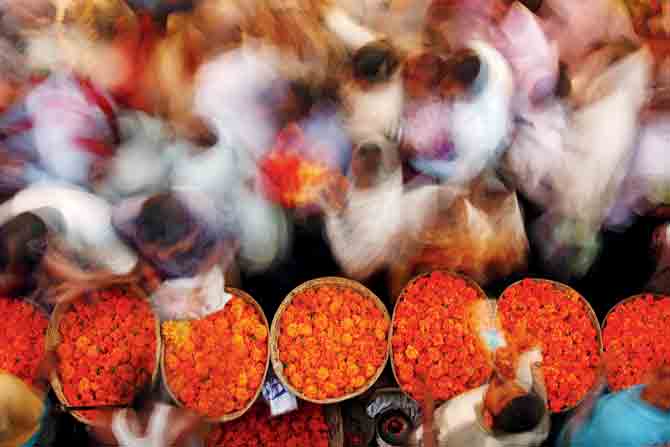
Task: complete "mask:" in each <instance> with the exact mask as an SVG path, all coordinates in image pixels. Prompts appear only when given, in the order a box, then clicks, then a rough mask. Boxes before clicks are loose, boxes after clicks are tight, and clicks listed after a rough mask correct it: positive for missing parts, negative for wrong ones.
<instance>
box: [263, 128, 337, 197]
mask: <svg viewBox="0 0 670 447" xmlns="http://www.w3.org/2000/svg"><path fill="white" fill-rule="evenodd" d="M308 144H309V143H308V142H307V140H306V138H305V136H304V134H303V132H302V129H301V128H300V127H298V126H297V125H295V124H293V125H289V126H288V127H287V128H286V129H284V130H283V131H282V132H280V133H279V135H278V136H277V141H276V144H275V147H274V148H272V150H271V151H270V152H269V153H268V154H267V155H266V156H265V157H264V158H263V159H262V160H261V162H260V170H261V172H262V173H263V176H262V189H263V191H264V192H265V194H266V195H267V196H268V198H269V199H270V200H272V201H274V202H277V203H279V204H281V205H282V206H284V207H286V208H303V207H307V206H310V205H313V204H315V203H316V201H317V199H318V194H319V192H320V189H321V186H322V185H324V184H325V183H327V182H328V181H329V180H330V179H331V178H333V177H334V176H337V177H338V178H339V180H340V181H341V182H342V181H344V178H343V177H342V176H341V175H339V173H335V172H333V170H331V169H330V168H329V167H328V166H327V165H326V164H324V163H322V162H320V161H317V160H313V159H310V158H309V157H308V156H306V154H305V153H306V148H307V145H308Z"/></svg>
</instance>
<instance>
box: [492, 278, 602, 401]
mask: <svg viewBox="0 0 670 447" xmlns="http://www.w3.org/2000/svg"><path fill="white" fill-rule="evenodd" d="M497 314H498V324H499V325H500V327H501V329H502V331H503V332H504V334H505V338H506V339H507V340H508V345H509V347H512V348H513V352H511V351H510V349H509V348H501V349H499V350H497V351H496V366H498V367H499V370H500V371H501V373H503V375H507V376H509V375H513V371H515V370H516V368H515V365H516V361H517V360H518V355H519V354H521V353H522V352H524V351H526V350H528V349H532V348H535V347H539V348H540V349H541V350H542V372H543V374H544V381H545V385H546V389H547V398H548V404H549V409H550V411H551V412H553V413H561V412H565V411H569V410H571V409H573V408H575V407H576V406H578V405H579V404H580V403H581V402H582V400H583V399H584V398H585V397H586V395H587V394H588V393H589V391H590V390H591V389H593V387H594V386H595V385H596V382H597V378H598V368H599V365H600V361H601V354H602V334H601V331H600V324H599V323H598V318H597V317H596V314H595V312H594V311H593V308H591V305H590V304H589V303H588V301H586V299H584V297H582V296H581V295H580V294H579V293H577V292H576V291H575V290H573V289H572V288H570V287H568V286H566V285H564V284H561V283H559V282H556V281H550V280H546V279H530V278H529V279H523V280H521V281H518V282H516V283H514V284H512V285H511V286H509V287H508V288H506V289H505V290H504V291H503V293H502V295H501V296H500V298H499V299H498V304H497Z"/></svg>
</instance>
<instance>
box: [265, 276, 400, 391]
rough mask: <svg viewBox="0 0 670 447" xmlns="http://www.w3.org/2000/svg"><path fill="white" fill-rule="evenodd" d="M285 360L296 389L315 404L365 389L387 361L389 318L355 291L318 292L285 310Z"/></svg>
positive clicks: (307, 292)
mask: <svg viewBox="0 0 670 447" xmlns="http://www.w3.org/2000/svg"><path fill="white" fill-rule="evenodd" d="M280 325H281V332H280V335H279V340H278V341H279V359H280V360H281V362H282V363H283V364H284V376H285V377H286V379H287V380H288V382H289V383H290V385H291V386H292V387H293V388H295V389H296V390H298V391H299V392H300V393H302V394H304V395H305V396H306V397H308V398H310V399H314V400H319V401H322V400H325V399H331V398H340V397H343V396H345V395H347V394H350V393H353V392H355V391H357V390H360V389H361V388H363V387H365V385H366V384H368V383H369V382H370V380H372V379H373V378H374V376H375V374H377V371H378V370H379V368H380V367H381V366H382V365H383V364H384V362H385V361H386V355H387V353H388V345H387V340H388V338H387V337H388V329H389V325H390V322H389V320H388V317H387V316H386V315H384V313H383V312H382V311H381V310H380V309H379V308H378V307H377V306H376V304H375V303H374V302H373V301H372V299H370V298H368V297H365V296H363V295H362V294H361V293H359V292H358V291H356V290H353V289H351V288H349V287H343V286H336V285H323V286H316V287H312V288H309V289H306V290H304V291H302V292H301V293H298V294H297V295H295V296H294V297H293V299H292V301H291V303H290V304H289V305H288V306H287V307H286V308H285V309H284V311H283V313H282V316H281V320H280Z"/></svg>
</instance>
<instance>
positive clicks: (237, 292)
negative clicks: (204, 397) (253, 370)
mask: <svg viewBox="0 0 670 447" xmlns="http://www.w3.org/2000/svg"><path fill="white" fill-rule="evenodd" d="M226 292H228V293H230V294H231V295H234V296H236V297H239V298H242V299H243V300H244V301H246V302H247V303H249V304H251V305H252V306H253V307H254V308H255V309H256V311H257V312H258V313H259V314H260V315H261V317H262V320H263V323H264V324H265V328H266V329H269V325H268V320H267V318H266V316H265V313H264V312H263V309H262V308H261V306H260V305H259V304H258V303H257V302H256V300H255V299H253V298H252V297H251V295H249V294H248V293H246V292H244V291H242V290H239V289H234V288H231V287H226ZM269 352H270V350H269V346H268V355H267V356H266V358H265V372H264V373H263V379H262V380H261V383H260V385H259V387H258V389H257V390H256V393H255V394H254V397H253V398H251V399H250V400H249V403H248V404H247V405H246V406H245V407H244V408H242V409H241V410H237V411H235V412H233V413H229V414H225V415H223V416H221V417H219V418H216V419H211V418H206V420H207V422H210V423H217V422H230V421H233V420H235V419H237V418H239V417H241V416H242V415H244V413H246V412H247V411H249V408H251V407H252V406H253V404H254V403H255V402H256V401H257V400H258V397H259V396H260V394H261V391H262V390H263V384H264V383H265V378H266V377H267V373H268V366H269V364H270V354H269ZM222 361H225V359H222ZM160 365H161V378H162V380H163V384H164V385H165V390H166V391H167V392H168V394H169V395H170V398H171V399H172V400H173V401H174V402H175V403H176V404H177V405H179V406H180V407H184V404H183V402H181V401H180V400H179V398H178V397H177V395H176V394H175V393H174V392H173V391H172V389H171V388H170V382H169V380H168V377H167V374H166V373H165V345H164V343H163V344H162V349H161V356H160Z"/></svg>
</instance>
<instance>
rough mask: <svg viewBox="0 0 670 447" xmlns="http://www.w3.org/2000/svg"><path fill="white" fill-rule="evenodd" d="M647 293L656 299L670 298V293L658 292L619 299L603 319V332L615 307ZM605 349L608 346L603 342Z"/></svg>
mask: <svg viewBox="0 0 670 447" xmlns="http://www.w3.org/2000/svg"><path fill="white" fill-rule="evenodd" d="M647 295H651V296H652V297H653V298H654V300H661V299H664V298H670V296H668V295H661V294H658V293H639V294H637V295H633V296H631V297H628V298H625V299H623V300H621V301H619V302H618V303H616V304H615V305H614V307H612V308H611V309H610V310H609V311H608V312H607V315H605V319H604V320H603V326H602V330H603V332H604V331H605V328H606V327H607V319H608V318H609V316H610V314H611V313H612V312H614V310H615V309H617V308H618V307H619V306H621V305H623V304H626V303H630V302H631V301H634V300H636V299H639V298H642V297H644V296H647ZM603 349H604V351H605V352H606V351H607V347H606V346H605V345H604V342H603Z"/></svg>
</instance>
